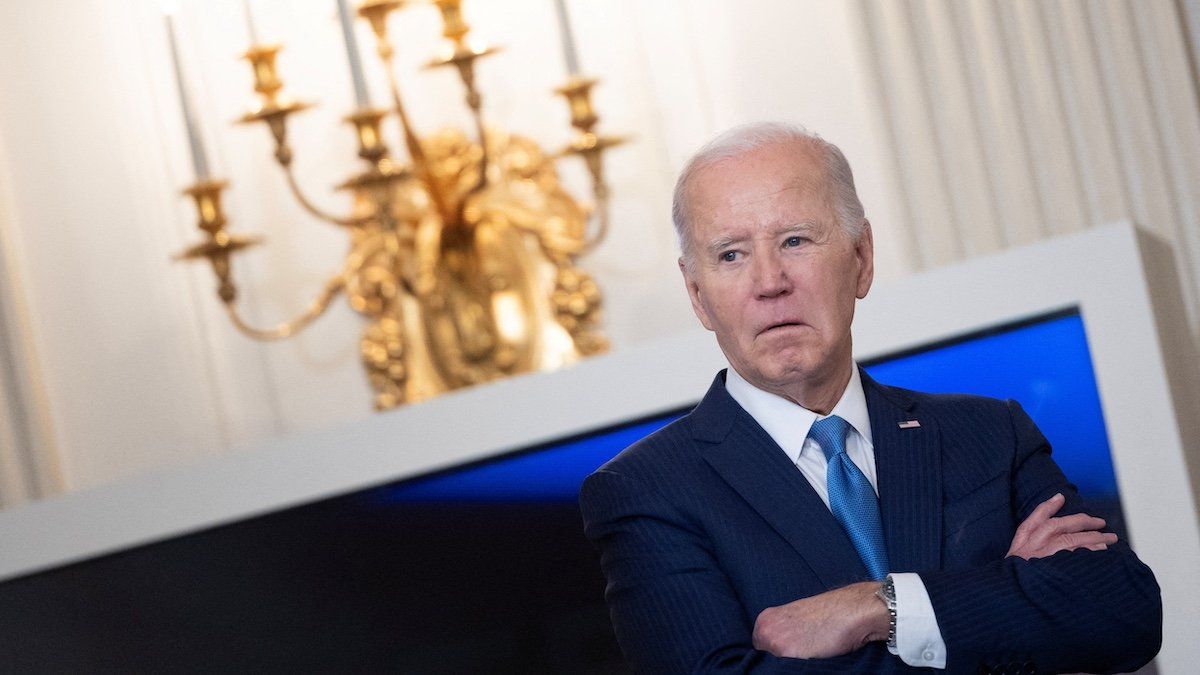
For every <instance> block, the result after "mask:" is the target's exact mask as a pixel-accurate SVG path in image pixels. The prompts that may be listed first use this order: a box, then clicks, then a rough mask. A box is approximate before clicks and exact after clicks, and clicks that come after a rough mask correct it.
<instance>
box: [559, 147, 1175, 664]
mask: <svg viewBox="0 0 1200 675" xmlns="http://www.w3.org/2000/svg"><path fill="white" fill-rule="evenodd" d="M673 218H674V220H675V225H676V229H677V232H678V234H679V239H680V246H681V249H682V257H681V258H680V269H681V271H682V273H683V277H684V281H685V283H686V285H687V289H688V294H689V295H690V297H691V301H692V307H693V309H694V310H695V312H696V316H697V317H698V318H699V319H700V322H701V323H702V324H703V325H704V326H705V328H707V329H709V330H711V331H713V332H714V333H715V334H716V338H717V342H718V344H719V345H720V347H721V349H722V351H723V352H724V354H725V356H726V358H727V359H728V361H729V364H730V368H729V369H728V370H725V371H722V372H721V373H719V374H718V375H717V377H716V379H715V381H714V382H713V384H712V387H711V388H710V389H709V391H708V393H707V394H706V395H705V397H704V399H703V400H702V401H701V403H700V404H699V405H698V406H697V407H696V409H695V410H693V411H692V412H691V413H690V414H688V415H687V416H685V417H684V418H682V419H681V420H679V421H677V422H675V423H673V424H671V425H669V426H668V427H666V428H664V429H662V430H661V431H659V432H657V433H655V434H653V435H651V436H650V437H648V438H646V439H644V440H642V441H640V442H639V443H637V444H635V445H633V446H631V447H630V448H628V449H626V450H625V451H624V452H622V453H621V454H620V455H619V456H618V457H616V458H615V459H613V460H612V461H611V462H609V463H607V464H605V465H604V466H603V467H601V468H600V469H599V470H597V471H596V472H595V473H594V474H592V475H591V476H590V477H589V478H588V479H587V481H586V482H585V483H584V486H583V489H582V491H581V493H580V506H581V508H582V511H583V517H584V524H585V531H586V533H587V536H588V537H589V538H590V539H591V540H592V541H593V542H594V543H595V544H596V546H597V547H598V548H599V550H600V553H601V563H602V566H603V569H604V573H605V575H606V578H607V580H608V587H607V590H606V599H607V601H608V604H609V607H610V610H611V614H612V620H613V626H614V628H615V630H616V634H617V639H618V641H619V643H620V645H621V648H622V650H623V652H624V653H625V656H626V658H627V659H628V660H629V662H630V664H631V665H633V666H634V667H635V669H637V670H639V671H645V672H654V673H672V672H756V673H757V672H772V673H773V672H797V673H799V672H804V673H809V672H821V673H824V672H847V671H854V672H906V671H908V670H915V669H918V668H933V669H941V668H944V669H947V670H949V671H952V672H972V673H973V672H978V671H982V672H1063V671H1082V670H1089V671H1100V672H1115V671H1121V670H1132V669H1136V668H1138V667H1140V666H1141V665H1143V664H1145V663H1146V662H1148V661H1149V660H1150V659H1151V658H1153V656H1154V654H1156V653H1157V651H1158V647H1159V644H1160V642H1161V633H1162V607H1161V599H1160V597H1159V589H1158V585H1157V583H1156V582H1155V580H1154V576H1153V574H1152V573H1151V571H1150V570H1149V569H1148V568H1147V567H1146V566H1145V565H1144V564H1142V563H1141V561H1139V560H1138V559H1137V557H1136V556H1135V555H1134V553H1133V552H1132V551H1131V550H1130V549H1129V547H1128V546H1127V545H1125V544H1124V543H1123V542H1117V541H1116V536H1115V535H1113V534H1111V533H1107V532H1104V531H1102V528H1103V526H1104V522H1103V521H1102V520H1100V519H1097V518H1092V517H1091V516H1088V515H1087V514H1086V513H1084V512H1083V511H1084V505H1083V503H1082V502H1081V500H1080V498H1079V497H1078V495H1077V494H1076V491H1075V488H1074V486H1072V485H1070V484H1069V483H1068V482H1067V480H1066V478H1065V477H1064V476H1063V474H1062V472H1061V471H1060V470H1059V469H1058V467H1057V466H1056V465H1055V463H1054V462H1053V460H1052V459H1051V456H1050V446H1049V444H1048V443H1047V442H1046V439H1045V438H1044V437H1043V436H1042V435H1041V433H1040V432H1039V431H1038V429H1037V427H1036V426H1035V425H1034V424H1033V422H1032V421H1031V420H1030V419H1029V417H1028V416H1027V415H1026V414H1025V413H1024V411H1022V410H1021V407H1020V406H1019V405H1018V404H1016V403H1015V402H1012V401H1008V402H1004V401H997V400H992V399H985V398H979V397H971V396H946V395H931V394H922V393H917V392H912V391H905V390H901V389H896V388H892V387H887V386H884V385H881V384H878V383H876V382H874V381H873V380H871V378H870V377H868V376H867V375H866V373H863V372H862V371H861V370H859V369H858V367H857V366H856V365H855V364H854V362H853V360H852V356H851V333H850V324H851V321H852V319H853V316H854V308H855V303H856V301H857V300H858V299H861V298H863V297H865V296H866V294H867V292H868V290H869V289H870V287H871V282H872V278H873V274H874V267H873V254H874V251H873V240H872V235H871V226H870V223H869V222H868V221H867V220H866V218H865V217H864V214H863V209H862V206H861V204H860V202H859V200H858V197H857V195H856V194H855V189H854V180H853V177H852V174H851V172H850V167H849V165H848V164H847V163H846V160H845V158H844V157H843V156H842V153H841V152H840V151H839V150H838V149H837V148H836V147H835V146H833V145H831V144H829V143H827V142H825V141H823V140H821V139H820V138H819V137H816V136H814V135H811V134H809V133H807V132H805V131H804V130H802V129H800V128H798V127H792V126H788V125H781V124H760V125H752V126H749V127H742V128H738V129H734V130H732V131H730V132H727V133H726V134H724V135H723V136H721V137H719V138H717V139H716V140H714V141H713V142H711V143H710V144H709V145H707V146H705V148H704V149H702V150H701V151H700V152H699V153H698V154H697V155H696V156H695V157H693V158H692V160H690V161H689V163H688V164H687V165H686V166H685V168H684V170H683V172H682V173H681V175H680V178H679V181H678V183H677V185H676V190H675V200H674V205H673Z"/></svg>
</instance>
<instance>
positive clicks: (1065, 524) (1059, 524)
mask: <svg viewBox="0 0 1200 675" xmlns="http://www.w3.org/2000/svg"><path fill="white" fill-rule="evenodd" d="M1050 522H1051V524H1052V525H1053V526H1054V531H1055V532H1084V531H1086V530H1099V529H1102V528H1103V527H1104V525H1105V522H1104V519H1103V518H1097V517H1095V516H1089V515H1088V514H1086V513H1076V514H1073V515H1070V516H1063V517H1061V518H1051V519H1050Z"/></svg>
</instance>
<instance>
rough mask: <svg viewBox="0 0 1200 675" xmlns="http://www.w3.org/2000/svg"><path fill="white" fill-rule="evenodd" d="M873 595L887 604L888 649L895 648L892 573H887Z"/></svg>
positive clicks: (894, 609) (894, 602)
mask: <svg viewBox="0 0 1200 675" xmlns="http://www.w3.org/2000/svg"><path fill="white" fill-rule="evenodd" d="M875 597H877V598H879V599H880V600H882V601H883V604H885V605H887V610H888V639H887V646H888V649H895V648H896V585H895V584H894V583H892V575H890V574H889V575H887V576H886V577H884V579H883V583H882V584H880V585H879V590H877V591H875Z"/></svg>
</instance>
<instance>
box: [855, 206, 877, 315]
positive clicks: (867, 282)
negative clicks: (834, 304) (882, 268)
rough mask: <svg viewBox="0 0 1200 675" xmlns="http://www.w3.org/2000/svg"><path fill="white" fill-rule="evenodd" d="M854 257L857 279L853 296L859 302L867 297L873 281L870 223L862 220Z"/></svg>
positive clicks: (873, 251)
mask: <svg viewBox="0 0 1200 675" xmlns="http://www.w3.org/2000/svg"><path fill="white" fill-rule="evenodd" d="M854 257H855V258H856V259H857V260H858V279H857V281H856V283H855V293H854V296H855V297H856V298H858V299H859V300H862V299H863V298H865V297H867V291H870V290H871V282H872V281H874V280H875V240H874V238H873V237H872V235H871V221H869V220H866V219H863V230H862V234H860V235H858V241H857V242H855V244H854Z"/></svg>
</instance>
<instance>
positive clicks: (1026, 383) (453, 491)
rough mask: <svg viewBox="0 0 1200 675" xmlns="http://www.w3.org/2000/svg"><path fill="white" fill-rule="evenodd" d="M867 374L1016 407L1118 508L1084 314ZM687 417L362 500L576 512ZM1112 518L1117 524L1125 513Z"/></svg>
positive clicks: (886, 362) (1076, 473)
mask: <svg viewBox="0 0 1200 675" xmlns="http://www.w3.org/2000/svg"><path fill="white" fill-rule="evenodd" d="M864 367H865V368H866V370H867V372H868V373H870V375H871V376H872V377H873V378H875V379H876V380H878V381H879V382H881V383H884V384H890V385H893V386H898V387H904V388H907V389H915V390H918V391H926V392H939V393H951V392H953V393H967V394H978V395H982V396H991V397H995V398H1011V399H1015V400H1017V401H1018V402H1020V403H1021V405H1022V407H1024V408H1025V411H1026V412H1027V413H1029V416H1030V417H1032V418H1033V420H1034V422H1036V423H1037V424H1038V426H1039V427H1040V428H1041V430H1042V432H1043V433H1044V434H1045V435H1046V437H1047V438H1048V439H1049V440H1050V443H1051V445H1052V446H1053V448H1054V457H1055V459H1056V461H1057V462H1058V464H1059V466H1060V467H1061V468H1062V469H1063V471H1064V472H1065V473H1066V475H1067V477H1068V479H1069V480H1071V481H1072V482H1074V483H1075V484H1076V485H1077V486H1078V487H1079V489H1080V492H1081V493H1083V494H1084V495H1085V496H1087V497H1088V498H1089V499H1090V500H1094V501H1100V502H1109V503H1112V504H1113V506H1114V508H1117V509H1119V506H1117V505H1116V503H1115V502H1116V501H1117V486H1116V480H1115V478H1114V475H1113V468H1112V457H1111V455H1110V452H1109V446H1108V437H1107V435H1106V433H1105V429H1104V417H1103V414H1102V412H1101V408H1100V398H1099V395H1098V393H1097V391H1096V381H1095V375H1094V374H1093V372H1092V366H1091V357H1090V355H1089V352H1088V346H1087V339H1086V336H1085V334H1084V328H1083V322H1082V320H1081V319H1080V317H1079V315H1078V313H1076V312H1070V313H1066V314H1062V313H1060V314H1057V315H1054V316H1051V317H1048V318H1045V319H1042V320H1037V321H1033V322H1027V323H1024V324H1021V325H1019V326H1012V327H1007V328H999V329H996V330H993V331H988V332H986V333H981V334H976V335H974V336H968V337H965V338H961V339H957V340H954V341H951V342H948V343H945V344H939V345H934V346H931V347H929V348H925V349H920V350H913V351H910V352H907V353H905V354H902V355H897V356H894V357H884V358H882V359H876V360H873V361H872V362H870V363H868V364H866V365H865V366H864ZM681 414H682V413H673V414H667V415H663V416H661V417H657V418H653V419H649V420H643V421H640V422H637V423H633V424H630V425H626V426H624V427H621V428H618V429H615V430H612V429H610V430H604V431H600V432H597V433H594V434H590V435H587V436H584V437H581V438H576V439H572V440H569V441H566V442H563V443H560V444H555V445H550V446H546V447H543V448H536V449H532V450H530V451H526V452H522V453H520V454H517V455H515V456H511V457H508V458H500V459H497V460H491V461H489V462H487V463H485V464H480V465H475V466H470V467H466V468H461V469H458V470H455V471H452V472H448V473H443V474H439V475H436V476H432V477H428V478H423V479H417V480H415V481H409V482H406V483H402V484H399V485H392V486H388V487H383V488H379V489H376V490H373V491H370V492H369V493H368V494H364V495H362V496H363V497H364V498H367V499H368V500H382V501H385V502H392V503H395V502H426V503H429V502H460V503H461V502H509V503H512V502H548V501H549V502H572V503H573V502H574V501H575V500H576V497H577V495H578V493H579V487H580V485H581V484H582V482H583V479H584V478H585V477H586V476H587V475H588V474H589V473H591V472H592V471H594V470H595V469H596V468H597V467H599V466H600V465H601V464H603V463H604V462H606V461H608V459H610V458H611V457H613V456H614V455H616V454H617V453H618V452H620V451H621V450H622V449H624V448H625V447H627V446H629V445H630V444H632V443H633V442H635V441H637V440H638V439H641V438H643V437H645V436H646V435H648V434H650V433H651V432H653V431H655V430H657V429H659V428H661V427H663V426H665V425H666V424H668V423H669V422H671V421H673V420H675V419H677V418H678V417H679V416H680V415H681ZM1113 515H1117V517H1119V511H1118V512H1117V513H1114V514H1113Z"/></svg>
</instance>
